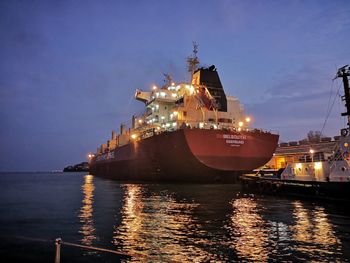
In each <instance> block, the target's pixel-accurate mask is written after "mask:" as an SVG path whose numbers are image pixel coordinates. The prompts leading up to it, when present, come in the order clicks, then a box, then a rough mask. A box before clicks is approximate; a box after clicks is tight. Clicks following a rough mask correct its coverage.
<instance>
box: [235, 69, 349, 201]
mask: <svg viewBox="0 0 350 263" xmlns="http://www.w3.org/2000/svg"><path fill="white" fill-rule="evenodd" d="M349 76H350V67H348V66H345V67H342V68H340V69H339V70H338V72H337V76H336V78H338V77H339V78H342V79H343V85H344V93H345V96H344V97H343V100H345V105H346V109H347V111H346V112H345V113H342V116H347V118H348V127H347V128H344V129H341V132H340V134H341V136H336V137H335V139H334V140H333V141H332V140H331V138H327V139H326V138H325V139H322V140H320V141H318V142H313V143H307V142H305V141H300V142H299V143H298V142H290V143H289V144H287V143H284V144H280V145H279V147H278V148H277V150H276V152H275V155H279V157H280V158H282V159H283V161H284V162H283V163H285V166H284V167H282V168H280V169H260V170H257V171H255V173H253V174H245V175H243V176H241V182H242V184H243V186H245V187H248V188H255V189H258V190H259V191H261V192H264V193H283V194H307V195H312V196H315V197H325V198H341V199H349V200H350V135H349V131H350V121H349V120H350V119H349V116H350V92H349V82H348V77H349ZM286 160H287V161H288V162H287V161H286ZM286 162H287V163H286Z"/></svg>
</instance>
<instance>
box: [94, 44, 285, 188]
mask: <svg viewBox="0 0 350 263" xmlns="http://www.w3.org/2000/svg"><path fill="white" fill-rule="evenodd" d="M187 61H188V65H189V72H190V75H191V81H190V82H188V83H175V82H174V81H173V80H172V78H171V76H170V75H165V77H166V80H165V81H164V82H165V83H164V85H162V86H160V87H158V86H156V85H155V86H153V87H151V88H150V90H149V91H141V90H136V92H135V99H136V100H138V101H140V102H142V103H143V104H144V106H145V111H144V113H143V114H141V115H140V116H135V115H134V116H132V118H131V127H130V128H127V127H126V125H124V124H122V125H121V126H120V132H119V134H118V135H117V133H116V132H115V131H112V137H111V139H110V140H108V141H107V143H104V144H102V145H101V146H100V147H98V149H97V152H96V153H94V154H89V165H90V173H91V174H93V175H96V176H100V177H106V178H112V179H116V180H121V181H155V182H233V181H236V180H237V179H238V178H239V175H241V174H242V173H245V172H249V171H252V170H254V169H255V168H257V167H260V166H262V165H264V164H265V163H266V162H268V161H269V160H270V159H271V157H272V155H273V153H274V151H275V149H276V146H277V143H278V138H279V136H278V134H275V133H272V132H267V131H263V130H262V129H253V128H250V124H251V117H250V116H246V115H245V114H244V109H243V106H242V105H241V103H240V101H239V100H238V99H237V98H236V97H233V96H226V94H225V91H224V89H223V86H222V84H221V81H220V78H219V74H218V72H217V69H216V68H215V66H210V67H201V68H197V65H198V63H199V61H198V58H197V49H196V47H195V48H194V53H193V55H192V56H190V57H188V58H187Z"/></svg>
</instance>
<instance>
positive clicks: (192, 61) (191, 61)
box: [187, 41, 199, 81]
mask: <svg viewBox="0 0 350 263" xmlns="http://www.w3.org/2000/svg"><path fill="white" fill-rule="evenodd" d="M192 44H193V54H192V55H191V56H189V57H187V67H188V72H189V73H190V81H191V80H192V75H193V73H194V72H195V71H196V69H197V65H198V64H199V59H198V57H197V53H198V44H197V42H196V41H193V42H192Z"/></svg>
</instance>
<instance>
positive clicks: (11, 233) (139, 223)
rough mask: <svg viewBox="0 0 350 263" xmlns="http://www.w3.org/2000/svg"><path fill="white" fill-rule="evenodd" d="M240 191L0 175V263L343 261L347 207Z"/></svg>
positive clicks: (349, 231)
mask: <svg viewBox="0 0 350 263" xmlns="http://www.w3.org/2000/svg"><path fill="white" fill-rule="evenodd" d="M240 191H241V190H240V187H239V185H190V184H185V185H183V184H176V185H169V184H121V183H119V182H116V181H111V180H106V179H101V178H97V177H93V176H91V175H87V174H84V173H65V174H63V173H56V174H49V173H2V174H0V261H1V262H53V261H54V244H53V240H54V239H55V238H57V237H61V238H62V239H63V241H66V242H72V243H77V244H83V245H88V246H96V247H102V248H106V249H111V250H118V251H123V252H126V253H128V254H132V255H134V256H133V257H125V256H118V255H114V254H110V253H104V252H94V251H87V250H83V249H80V248H76V247H69V246H67V245H62V248H61V262H119V261H122V262H129V261H131V262H151V261H152V262H158V261H162V262H208V261H211V262H252V261H256V262H291V261H293V262H296V261H309V262H310V261H313V262H349V258H350V205H349V204H344V203H334V202H333V203H330V202H324V201H315V200H313V201H312V200H305V199H304V200H299V199H297V198H293V197H289V198H286V197H276V196H262V195H248V194H242V193H241V192H240Z"/></svg>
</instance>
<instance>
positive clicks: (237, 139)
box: [216, 134, 247, 147]
mask: <svg viewBox="0 0 350 263" xmlns="http://www.w3.org/2000/svg"><path fill="white" fill-rule="evenodd" d="M216 138H218V139H224V140H225V143H227V144H228V145H230V146H232V147H240V146H241V145H243V144H244V143H245V141H246V140H247V136H245V135H242V134H216Z"/></svg>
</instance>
